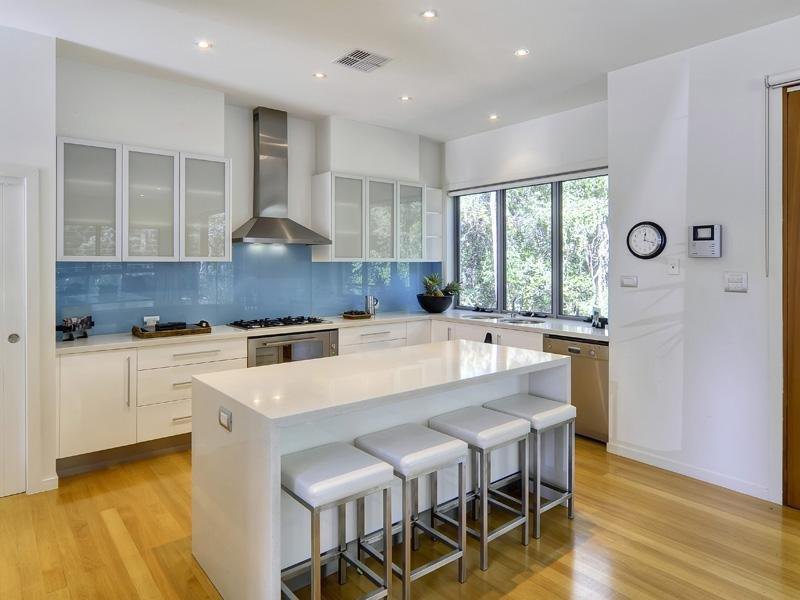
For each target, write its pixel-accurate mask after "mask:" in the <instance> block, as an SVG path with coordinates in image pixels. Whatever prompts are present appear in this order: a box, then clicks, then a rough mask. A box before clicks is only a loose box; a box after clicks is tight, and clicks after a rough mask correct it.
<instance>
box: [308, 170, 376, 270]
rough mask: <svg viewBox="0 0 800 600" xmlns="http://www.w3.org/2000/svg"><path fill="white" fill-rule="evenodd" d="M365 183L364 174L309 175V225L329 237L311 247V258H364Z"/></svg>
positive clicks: (353, 259) (338, 259)
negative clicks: (327, 240)
mask: <svg viewBox="0 0 800 600" xmlns="http://www.w3.org/2000/svg"><path fill="white" fill-rule="evenodd" d="M365 183H366V182H365V178H364V177H359V176H357V175H340V174H335V173H330V172H328V173H320V174H319V175H314V176H313V177H312V178H311V229H313V230H314V231H316V232H317V233H319V234H321V235H324V236H325V237H327V238H330V240H331V244H330V245H318V246H313V247H312V249H311V258H312V260H314V261H318V262H320V261H321V262H331V261H358V260H364V258H365V256H366V254H365V247H366V241H365V235H364V204H365V194H366V191H365Z"/></svg>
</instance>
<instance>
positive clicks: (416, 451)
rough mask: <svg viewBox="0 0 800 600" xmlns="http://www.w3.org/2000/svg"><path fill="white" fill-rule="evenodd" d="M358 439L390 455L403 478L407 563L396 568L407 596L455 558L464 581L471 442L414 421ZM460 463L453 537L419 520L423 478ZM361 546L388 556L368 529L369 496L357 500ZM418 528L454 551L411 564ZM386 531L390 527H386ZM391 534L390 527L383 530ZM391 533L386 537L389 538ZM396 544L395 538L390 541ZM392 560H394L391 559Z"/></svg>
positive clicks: (371, 450) (381, 454)
mask: <svg viewBox="0 0 800 600" xmlns="http://www.w3.org/2000/svg"><path fill="white" fill-rule="evenodd" d="M355 445H356V446H357V447H359V448H361V449H362V450H364V451H365V452H369V453H370V454H372V455H373V456H375V457H377V458H379V459H381V460H383V461H386V462H387V463H389V464H390V465H392V467H393V468H394V474H395V476H396V477H399V478H400V481H402V483H403V520H402V532H403V542H402V543H403V567H402V569H401V568H400V567H399V566H397V565H393V568H394V571H395V573H397V575H398V576H399V577H400V578H401V579H402V582H403V599H404V600H409V599H410V598H411V582H412V581H416V580H417V579H419V578H420V577H423V576H424V575H427V574H428V573H430V572H432V571H435V570H436V569H439V568H441V567H443V566H445V565H447V564H449V563H451V562H453V561H455V560H458V581H459V582H460V583H464V581H465V580H466V578H467V570H466V561H465V560H464V552H465V550H466V547H467V511H466V500H465V497H466V489H465V478H464V470H465V469H464V462H465V461H466V458H467V454H468V448H467V444H465V443H464V442H462V441H461V440H457V439H455V438H453V437H450V436H449V435H445V434H443V433H439V432H438V431H434V430H433V429H429V428H427V427H424V426H422V425H416V424H413V423H409V424H405V425H398V426H397V427H392V428H390V429H385V430H383V431H378V432H376V433H370V434H367V435H364V436H362V437H359V438H356V440H355ZM456 464H457V465H458V507H459V519H458V540H457V541H455V540H452V539H450V538H449V537H447V536H446V535H444V534H443V533H440V532H439V531H436V530H435V529H433V527H428V526H427V525H426V524H424V523H423V522H422V521H420V520H419V518H418V517H419V505H418V497H417V490H418V484H419V478H420V477H422V476H424V475H428V474H430V473H433V472H435V471H437V470H440V469H443V468H445V467H449V466H452V465H456ZM356 506H357V510H358V539H359V549H360V550H363V551H365V552H367V553H368V554H371V555H372V556H374V557H375V558H378V559H379V560H382V557H381V556H380V554H378V553H377V552H376V551H375V550H374V549H373V548H372V547H371V545H370V542H371V539H367V538H366V537H365V534H364V510H363V502H359V503H357V505H356ZM417 528H418V529H421V530H422V531H425V532H426V533H428V534H429V535H431V536H432V537H435V538H436V539H438V540H439V541H441V542H443V543H444V544H445V545H446V546H448V547H450V548H451V551H450V552H448V553H447V554H445V555H444V556H441V557H439V558H437V559H435V560H432V561H430V562H428V563H426V564H424V565H422V566H419V567H417V568H416V569H412V568H411V549H412V546H413V547H414V548H416V547H417V538H416V532H417ZM384 531H385V530H384ZM383 535H384V536H386V535H387V534H386V533H385V532H384V534H383ZM385 539H387V538H386V537H384V540H385ZM384 546H385V547H387V548H388V547H390V546H391V542H389V543H386V542H384ZM389 562H390V561H389Z"/></svg>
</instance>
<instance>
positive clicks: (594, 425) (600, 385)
mask: <svg viewBox="0 0 800 600" xmlns="http://www.w3.org/2000/svg"><path fill="white" fill-rule="evenodd" d="M543 350H544V351H545V352H551V353H552V354H564V355H567V356H571V357H572V404H574V405H575V408H576V410H577V411H578V415H577V417H576V418H575V433H577V434H578V435H583V436H586V437H590V438H593V439H595V440H600V441H601V442H607V441H608V342H591V341H588V340H578V339H575V338H568V337H562V336H558V335H546V336H544V348H543Z"/></svg>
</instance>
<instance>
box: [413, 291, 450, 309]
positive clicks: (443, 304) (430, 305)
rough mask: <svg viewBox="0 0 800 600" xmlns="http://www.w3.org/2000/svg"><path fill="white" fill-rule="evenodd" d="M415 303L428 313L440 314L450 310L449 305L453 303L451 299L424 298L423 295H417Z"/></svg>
mask: <svg viewBox="0 0 800 600" xmlns="http://www.w3.org/2000/svg"><path fill="white" fill-rule="evenodd" d="M417 301H418V302H419V305H420V306H421V307H422V308H424V309H425V310H427V311H428V312H429V313H440V312H444V311H446V310H447V309H448V308H450V304H451V303H452V302H453V297H452V296H426V295H425V294H417Z"/></svg>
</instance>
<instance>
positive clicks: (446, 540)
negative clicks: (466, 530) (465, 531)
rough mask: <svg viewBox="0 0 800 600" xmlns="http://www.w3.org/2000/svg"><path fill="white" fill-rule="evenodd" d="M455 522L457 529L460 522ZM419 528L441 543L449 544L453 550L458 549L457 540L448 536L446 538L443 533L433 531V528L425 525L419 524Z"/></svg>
mask: <svg viewBox="0 0 800 600" xmlns="http://www.w3.org/2000/svg"><path fill="white" fill-rule="evenodd" d="M453 522H454V523H455V527H458V521H456V520H455V519H454V520H453ZM417 527H419V528H420V529H421V530H422V531H424V532H425V533H427V534H428V535H430V536H433V537H435V538H436V539H438V540H439V541H440V542H443V543H445V544H447V545H448V546H450V547H451V548H453V549H458V542H456V541H455V540H453V539H451V538H449V537H448V536H446V535H445V534H443V533H442V532H440V531H436V530H435V529H433V528H432V527H429V526H428V525H426V524H425V523H417Z"/></svg>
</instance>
